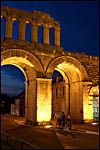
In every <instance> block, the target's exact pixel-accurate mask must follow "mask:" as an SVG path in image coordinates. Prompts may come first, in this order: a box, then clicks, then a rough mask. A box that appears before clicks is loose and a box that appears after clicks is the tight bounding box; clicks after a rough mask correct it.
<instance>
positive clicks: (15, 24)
mask: <svg viewBox="0 0 100 150" xmlns="http://www.w3.org/2000/svg"><path fill="white" fill-rule="evenodd" d="M12 40H18V21H17V20H16V19H14V20H13V24H12Z"/></svg>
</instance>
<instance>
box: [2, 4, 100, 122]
mask: <svg viewBox="0 0 100 150" xmlns="http://www.w3.org/2000/svg"><path fill="white" fill-rule="evenodd" d="M2 18H3V19H4V20H5V35H4V39H1V65H7V64H11V65H14V66H17V67H18V68H19V69H21V71H22V72H23V73H24V75H25V84H26V87H25V119H26V122H30V123H32V124H35V123H39V122H41V123H42V122H49V121H51V119H52V117H53V114H54V113H55V111H57V109H59V111H60V112H61V111H62V110H63V111H64V112H65V114H66V115H67V114H68V112H70V113H71V117H72V122H76V123H82V121H93V118H94V117H93V113H94V110H93V100H94V97H97V98H98V96H99V58H98V57H96V56H88V55H86V54H85V53H72V52H65V51H64V49H63V48H61V47H60V24H59V22H57V21H55V20H54V19H53V18H51V17H50V15H49V14H46V13H43V12H39V11H33V12H32V13H30V12H26V11H23V10H18V9H15V8H9V7H5V6H1V19H2ZM15 20H16V21H17V23H18V39H17V40H12V26H13V22H14V21H15ZM27 23H28V24H30V27H31V28H30V29H31V30H30V42H26V41H25V25H26V24H27ZM38 26H41V27H42V35H43V36H42V37H43V38H42V43H41V44H40V43H38V40H37V39H38ZM51 28H52V29H53V45H52V46H51V45H50V44H49V41H50V40H49V31H50V29H51ZM54 70H57V71H58V72H59V73H60V74H61V75H62V76H63V78H64V80H63V81H64V82H58V81H57V82H55V83H53V82H52V75H53V72H54ZM61 92H62V93H61ZM94 93H95V94H94Z"/></svg>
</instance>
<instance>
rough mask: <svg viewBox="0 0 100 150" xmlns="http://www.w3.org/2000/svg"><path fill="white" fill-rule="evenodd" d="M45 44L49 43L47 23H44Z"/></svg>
mask: <svg viewBox="0 0 100 150" xmlns="http://www.w3.org/2000/svg"><path fill="white" fill-rule="evenodd" d="M43 44H48V45H49V26H48V25H47V24H45V25H43Z"/></svg>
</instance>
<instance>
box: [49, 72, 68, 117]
mask: <svg viewBox="0 0 100 150" xmlns="http://www.w3.org/2000/svg"><path fill="white" fill-rule="evenodd" d="M52 78H53V80H52V97H53V100H52V118H54V114H55V113H56V112H57V111H59V112H60V114H61V113H62V112H64V113H66V111H65V108H66V104H65V96H66V93H65V91H66V89H65V79H64V77H63V75H62V74H61V73H60V72H59V71H57V70H54V72H53V76H52Z"/></svg>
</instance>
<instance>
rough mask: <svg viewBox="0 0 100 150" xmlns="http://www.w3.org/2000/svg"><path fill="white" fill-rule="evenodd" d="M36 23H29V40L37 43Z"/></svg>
mask: <svg viewBox="0 0 100 150" xmlns="http://www.w3.org/2000/svg"><path fill="white" fill-rule="evenodd" d="M37 29H38V26H37V24H35V23H34V24H31V42H35V43H37Z"/></svg>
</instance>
